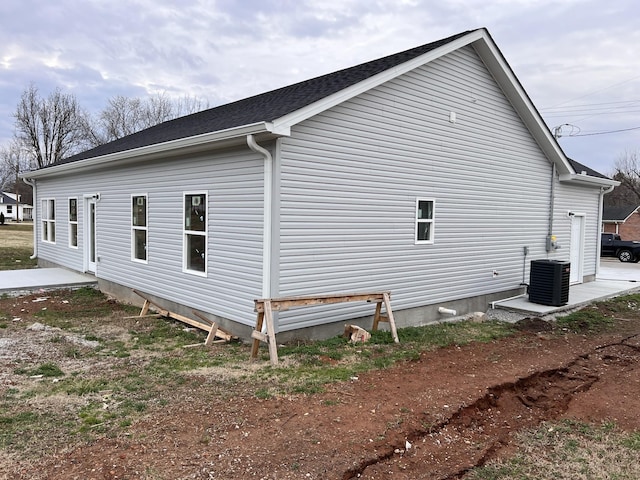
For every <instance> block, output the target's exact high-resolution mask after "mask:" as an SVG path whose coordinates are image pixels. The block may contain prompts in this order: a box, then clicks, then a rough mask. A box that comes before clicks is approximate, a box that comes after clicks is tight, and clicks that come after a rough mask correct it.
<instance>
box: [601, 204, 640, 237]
mask: <svg viewBox="0 0 640 480" xmlns="http://www.w3.org/2000/svg"><path fill="white" fill-rule="evenodd" d="M639 209H640V206H638V205H627V206H625V207H607V206H605V207H604V208H603V209H602V231H603V232H606V233H617V234H619V235H620V236H621V237H622V238H623V239H624V240H640V212H638V210H639Z"/></svg>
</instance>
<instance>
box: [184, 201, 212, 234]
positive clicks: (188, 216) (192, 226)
mask: <svg viewBox="0 0 640 480" xmlns="http://www.w3.org/2000/svg"><path fill="white" fill-rule="evenodd" d="M184 198H185V202H184V209H185V211H184V228H185V230H192V231H196V232H204V231H205V223H206V218H207V196H206V195H205V194H203V193H201V194H198V195H185V196H184Z"/></svg>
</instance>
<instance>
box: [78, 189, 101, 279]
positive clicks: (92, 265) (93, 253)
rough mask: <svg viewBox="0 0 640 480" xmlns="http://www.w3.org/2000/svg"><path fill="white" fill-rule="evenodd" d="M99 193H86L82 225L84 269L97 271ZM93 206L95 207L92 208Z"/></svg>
mask: <svg viewBox="0 0 640 480" xmlns="http://www.w3.org/2000/svg"><path fill="white" fill-rule="evenodd" d="M98 198H99V196H98V195H95V194H93V195H92V194H88V195H84V196H83V199H84V208H83V210H84V222H83V226H82V232H83V235H82V237H83V247H84V248H83V255H82V258H83V270H84V271H85V272H89V273H93V274H94V275H95V274H96V273H97V263H98V262H97V259H98V253H97V251H98V249H97V244H98V241H97V235H96V231H97V228H96V223H97V222H96V219H97V211H98ZM92 207H93V209H92ZM92 213H93V215H92Z"/></svg>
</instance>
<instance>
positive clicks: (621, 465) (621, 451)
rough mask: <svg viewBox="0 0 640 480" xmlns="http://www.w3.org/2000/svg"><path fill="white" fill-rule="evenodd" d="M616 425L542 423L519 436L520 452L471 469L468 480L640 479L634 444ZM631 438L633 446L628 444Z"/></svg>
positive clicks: (633, 440) (639, 467)
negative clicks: (505, 458)
mask: <svg viewBox="0 0 640 480" xmlns="http://www.w3.org/2000/svg"><path fill="white" fill-rule="evenodd" d="M639 435H640V434H638V433H636V434H632V435H630V436H629V435H627V434H625V433H624V432H622V431H620V430H618V429H617V428H616V427H615V425H612V424H602V425H592V424H585V423H581V422H573V421H563V422H559V423H543V424H542V425H541V426H540V427H539V428H536V429H535V430H530V431H527V432H523V433H521V434H519V436H518V453H517V454H516V455H515V456H513V457H512V458H510V459H507V460H499V461H493V462H490V463H489V464H487V465H485V466H483V467H481V468H476V469H474V470H472V471H471V472H470V473H469V474H468V475H467V476H465V478H466V479H469V480H507V479H509V480H510V479H515V478H517V479H531V480H533V479H539V480H555V479H558V478H567V479H569V478H610V479H618V480H632V479H637V478H640V462H638V461H637V458H638V452H637V450H638V448H635V442H636V441H637V440H638V436H639ZM630 439H631V442H629V440H630Z"/></svg>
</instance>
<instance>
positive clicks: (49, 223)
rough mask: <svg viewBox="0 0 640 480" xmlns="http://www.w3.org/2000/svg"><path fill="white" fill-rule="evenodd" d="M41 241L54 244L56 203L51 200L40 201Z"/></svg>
mask: <svg viewBox="0 0 640 480" xmlns="http://www.w3.org/2000/svg"><path fill="white" fill-rule="evenodd" d="M40 215H41V218H42V241H43V242H47V243H56V201H55V200H54V199H53V198H44V199H43V200H42V213H41V214H40Z"/></svg>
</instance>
